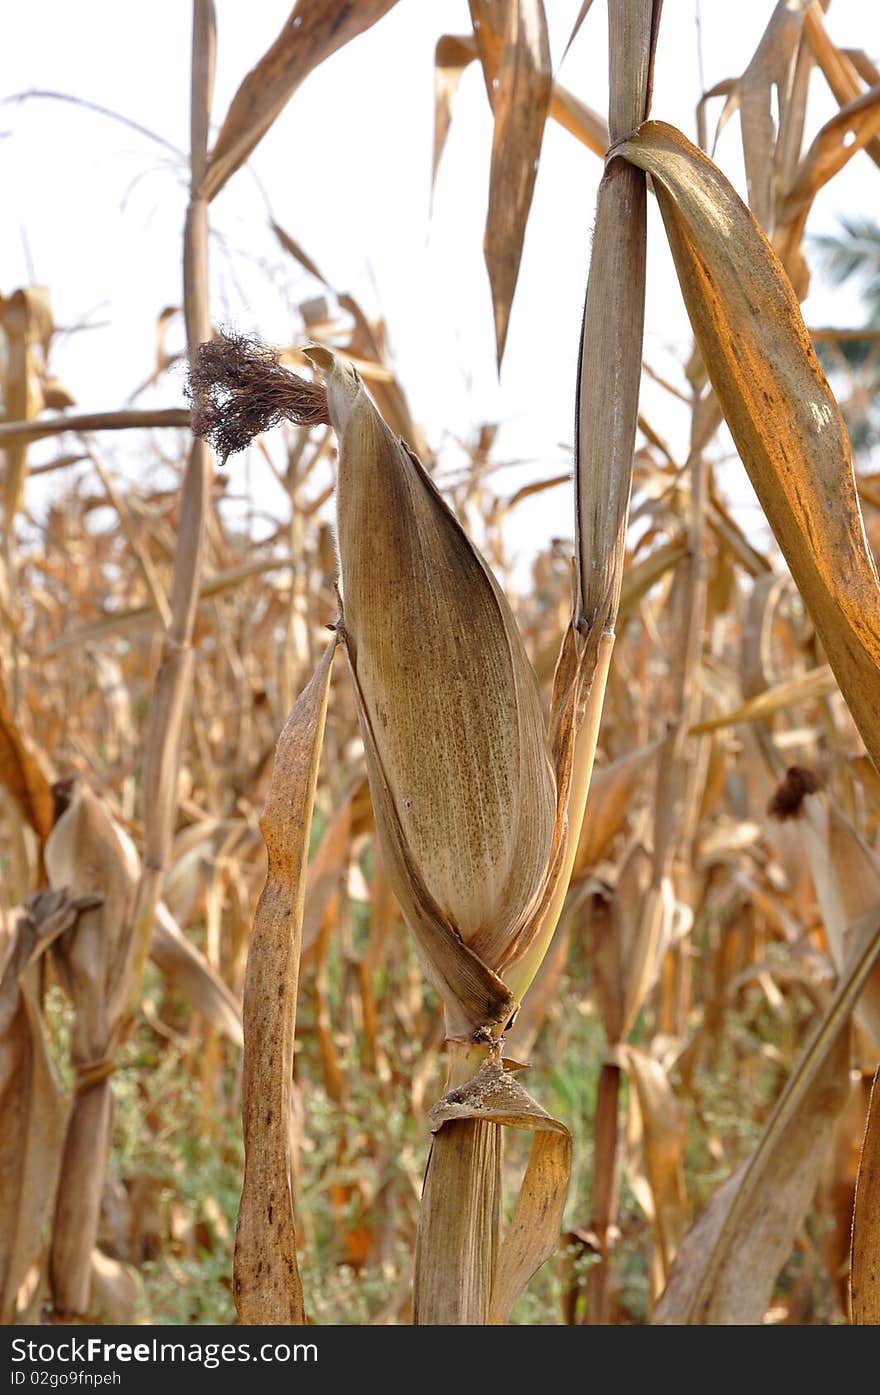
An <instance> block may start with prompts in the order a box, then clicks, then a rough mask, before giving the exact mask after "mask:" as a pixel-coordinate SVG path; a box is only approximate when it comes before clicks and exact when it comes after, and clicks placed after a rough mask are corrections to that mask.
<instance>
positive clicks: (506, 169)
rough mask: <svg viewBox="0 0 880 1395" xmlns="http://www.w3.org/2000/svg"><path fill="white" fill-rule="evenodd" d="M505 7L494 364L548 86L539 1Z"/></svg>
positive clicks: (489, 256)
mask: <svg viewBox="0 0 880 1395" xmlns="http://www.w3.org/2000/svg"><path fill="white" fill-rule="evenodd" d="M503 4H504V7H505V12H504V28H503V35H504V43H503V47H502V50H501V60H500V63H499V67H498V73H497V76H496V77H495V78H494V79H493V83H494V85H495V98H494V102H493V109H494V112H495V132H494V136H493V140H492V168H491V174H490V178H489V212H488V216H487V219H486V236H485V240H484V243H483V251H484V254H485V257H486V267H487V269H488V272H489V284H490V286H491V288H492V305H493V309H494V314H495V341H496V345H497V350H498V363H499V365H500V363H501V360H502V358H503V357H504V345H505V343H506V341H507V328H508V324H509V322H510V308H511V305H512V303H513V293H514V291H515V289H516V282H517V277H518V276H519V267H520V261H521V259H522V249H523V242H524V240H525V233H526V223H527V222H528V217H529V209H530V208H531V205H532V194H533V192H534V188H535V179H536V177H537V173H538V160H539V157H540V153H541V143H542V141H543V138H544V123H545V121H546V119H547V114H548V112H549V109H550V95H551V88H552V77H551V71H550V38H549V35H548V32H547V18H546V15H545V14H544V5H543V0H503Z"/></svg>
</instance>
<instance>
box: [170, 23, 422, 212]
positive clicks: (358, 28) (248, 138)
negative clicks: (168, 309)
mask: <svg viewBox="0 0 880 1395" xmlns="http://www.w3.org/2000/svg"><path fill="white" fill-rule="evenodd" d="M395 3H396V0H359V2H358V4H357V5H353V4H352V3H351V0H297V3H296V4H295V5H294V7H293V9H292V10H291V13H290V15H289V17H288V19H287V21H286V23H285V25H284V28H283V29H282V30H281V33H280V34H279V35H278V38H277V39H276V40H275V42H274V44H272V46H271V48H269V49H267V50H266V52H265V53H264V54H263V57H262V58H261V59H260V61H259V63H258V64H257V66H256V67H255V68H253V69H252V70H251V71H250V72H249V73H248V75H247V77H246V78H245V79H244V81H243V82H242V84H241V86H240V87H239V89H238V91H237V92H236V94H235V96H234V97H233V99H232V102H231V104H230V107H229V111H228V112H227V113H226V118H225V120H224V122H223V125H222V126H221V127H220V133H219V135H218V136H217V139H216V141H215V142H214V148H213V150H212V151H211V153H210V155H209V157H208V165H207V170H206V173H205V179H204V184H203V186H202V188H201V189H200V190H198V191H197V192H198V193H199V194H200V195H201V197H202V198H204V199H206V200H207V201H208V202H209V203H210V201H211V200H212V199H213V198H215V197H216V195H217V194H219V192H220V190H221V189H222V188H223V186H224V184H225V183H226V181H227V180H228V179H229V178H230V176H231V175H233V174H234V173H235V171H236V170H237V169H240V167H241V166H242V165H243V164H244V162H245V160H246V159H247V158H248V156H249V155H250V154H251V152H252V151H253V150H254V149H255V147H256V146H257V145H258V144H259V142H260V141H261V140H262V139H263V136H264V135H265V134H266V132H267V131H268V129H269V127H270V126H271V125H272V123H273V121H274V120H275V118H276V117H277V116H279V115H280V113H281V112H282V111H283V110H284V108H285V106H286V105H287V103H288V102H289V101H290V98H291V97H292V96H293V94H294V92H295V91H296V89H297V88H298V87H299V85H300V83H301V82H302V81H303V80H304V79H305V78H307V77H308V75H309V73H310V72H312V70H313V69H314V68H317V66H318V64H319V63H323V61H324V59H325V58H329V57H330V55H331V54H332V53H335V52H336V50H337V49H340V48H342V46H343V45H344V44H347V43H348V42H349V40H350V39H354V38H356V37H357V35H358V34H362V33H363V32H364V30H365V29H370V28H371V27H372V26H373V25H374V24H375V23H376V21H377V20H379V19H381V18H382V16H383V15H385V14H387V13H388V11H389V10H390V9H391V8H392V7H393V5H394V4H395Z"/></svg>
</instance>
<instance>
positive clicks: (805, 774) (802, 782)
mask: <svg viewBox="0 0 880 1395" xmlns="http://www.w3.org/2000/svg"><path fill="white" fill-rule="evenodd" d="M821 788H822V781H821V779H820V778H819V776H818V775H817V774H816V772H815V770H808V769H807V767H806V766H804V765H791V766H789V768H788V770H786V772H785V779H784V780H783V781H782V784H781V785H780V786H779V788H778V789H777V790H776V793H775V794H774V795H773V798H772V799H771V800H770V803H769V804H768V805H767V813H768V814H769V815H770V817H771V818H773V819H779V820H780V822H783V821H784V820H785V819H793V818H796V817H797V815H798V814H799V813H800V811H801V804H802V803H803V800H804V796H805V795H808V794H815V793H816V791H817V790H820V789H821Z"/></svg>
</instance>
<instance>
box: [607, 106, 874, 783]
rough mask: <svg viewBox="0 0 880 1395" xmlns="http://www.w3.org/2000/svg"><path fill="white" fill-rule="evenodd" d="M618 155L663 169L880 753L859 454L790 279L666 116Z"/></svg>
mask: <svg viewBox="0 0 880 1395" xmlns="http://www.w3.org/2000/svg"><path fill="white" fill-rule="evenodd" d="M620 153H621V154H622V155H623V156H624V157H625V158H626V159H628V160H632V161H633V162H634V163H636V164H637V165H638V166H639V167H640V168H641V169H644V170H647V171H648V172H649V173H650V174H651V175H652V176H653V178H654V182H655V187H656V189H657V196H658V200H659V203H660V208H661V212H662V214H663V220H664V223H665V225H666V231H667V235H668V237H669V242H670V246H671V248H672V253H673V257H674V260H675V265H676V269H677V271H678V276H679V281H680V282H681V287H682V291H683V293H684V298H685V303H686V305H687V309H688V314H689V315H690V319H691V323H692V325H693V328H694V333H695V335H696V337H697V342H698V344H699V346H700V351H701V353H702V356H703V359H704V361H705V364H706V368H707V370H708V372H709V376H710V378H711V379H712V383H713V386H714V388H715V391H716V393H717V395H718V399H719V401H720V403H721V407H722V410H723V412H724V415H725V418H726V420H727V423H728V426H729V427H730V430H731V433H732V435H733V438H734V441H735V442H736V446H737V449H738V451H739V453H740V456H741V458H742V461H743V463H744V465H745V466H746V469H747V471H748V473H749V477H750V479H751V481H752V484H753V485H754V487H755V490H756V492H757V494H758V498H759V499H760V501H761V504H762V506H763V508H764V512H765V513H766V515H767V518H768V520H769V522H770V525H771V527H772V528H773V531H774V533H775V535H776V539H777V541H778V543H779V546H780V548H781V549H782V552H783V554H784V556H785V559H786V561H787V562H788V565H789V567H790V569H791V573H792V576H793V577H794V580H795V583H796V584H797V586H798V589H799V591H800V593H801V595H802V596H803V599H804V603H805V605H806V607H807V609H808V611H809V613H810V616H811V619H812V621H813V623H814V625H815V626H816V629H817V631H818V633H819V637H820V638H821V640H822V644H823V646H824V648H825V652H826V654H827V656H828V660H829V663H830V665H831V668H832V670H833V671H834V675H835V677H836V678H837V681H838V683H839V685H840V688H841V691H842V693H843V695H844V697H845V699H846V702H847V705H848V706H849V708H850V711H851V712H852V714H853V717H854V719H855V722H856V725H857V726H858V728H859V731H860V733H861V735H862V739H863V740H864V742H865V745H866V747H867V749H868V752H869V754H870V756H871V758H872V760H873V761H874V763H875V764H880V689H878V685H877V683H876V681H875V676H876V673H877V668H878V664H880V587H878V581H877V573H876V568H875V565H874V560H873V556H872V554H871V551H870V548H869V547H868V543H867V540H866V537H865V530H864V522H863V519H862V514H861V510H860V508H859V501H858V495H857V492H856V487H855V479H854V475H853V467H852V458H851V453H850V446H849V441H848V439H847V435H846V430H845V428H844V425H843V421H842V418H841V415H840V411H839V408H838V406H837V403H836V401H835V399H834V396H833V394H832V392H831V389H830V388H829V386H828V383H827V381H826V379H825V375H824V374H823V372H822V370H821V368H820V366H819V363H818V360H817V359H816V355H815V352H814V350H813V347H812V344H811V343H810V339H809V335H808V334H807V331H806V328H805V326H804V322H803V319H802V318H801V313H800V310H799V307H798V304H797V300H796V298H795V295H794V293H793V291H792V289H791V285H790V283H789V282H788V279H787V277H786V276H785V273H784V271H783V270H782V267H781V266H780V264H779V260H778V258H777V257H776V255H775V253H774V252H773V250H772V248H771V247H770V245H769V243H768V242H767V240H766V238H765V237H764V235H763V234H762V232H761V230H760V228H759V227H758V225H757V223H756V222H755V220H754V218H753V217H752V215H751V214H750V213H749V211H748V209H747V208H746V207H745V205H744V204H743V202H742V200H741V199H740V198H739V197H738V196H737V194H736V193H735V191H734V190H733V189H732V187H731V186H730V184H729V183H728V181H727V180H726V179H725V178H724V176H723V175H722V174H721V172H720V171H719V170H718V169H717V168H716V166H715V165H713V163H712V162H711V160H709V159H707V157H706V156H705V155H703V154H702V152H701V151H699V150H697V148H696V147H695V146H693V145H691V143H690V141H688V140H687V139H686V137H685V136H683V135H682V134H681V132H680V131H676V130H675V129H674V127H672V126H667V125H666V124H665V123H663V122H653V121H652V122H646V123H645V125H643V126H642V128H641V129H640V130H639V131H638V132H637V133H636V134H635V135H634V136H632V137H630V138H629V139H628V140H626V141H625V142H624V143H623V145H622V146H621V147H620Z"/></svg>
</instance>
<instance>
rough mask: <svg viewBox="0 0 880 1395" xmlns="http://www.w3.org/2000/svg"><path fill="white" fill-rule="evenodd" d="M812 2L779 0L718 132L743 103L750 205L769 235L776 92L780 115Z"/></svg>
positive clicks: (772, 201)
mask: <svg viewBox="0 0 880 1395" xmlns="http://www.w3.org/2000/svg"><path fill="white" fill-rule="evenodd" d="M809 3H810V0H779V3H778V4H777V6H776V8H775V9H774V11H773V14H772V15H771V17H770V23H769V24H768V25H767V28H766V30H765V32H764V35H763V37H762V39H761V42H760V44H759V45H758V47H757V49H756V50H755V53H754V56H753V58H752V60H751V62H750V63H749V65H748V67H747V68H746V70H745V72H744V73H743V75H742V77H741V78H739V80H738V81H737V82H735V83H734V84H733V90H732V91H731V93H730V96H729V97H728V99H727V102H726V103H725V107H724V111H723V112H722V113H721V117H720V118H719V121H718V131H719V132H720V131H721V130H722V128H723V126H724V124H725V122H726V121H727V120H728V118H729V117H730V116H731V115H732V114H733V112H734V111H735V110H737V108H738V109H739V112H740V123H741V126H742V144H743V158H744V160H745V166H746V180H747V183H748V190H749V207H750V208H751V210H752V212H753V214H754V215H755V218H756V219H757V221H758V223H760V225H761V227H762V228H764V229H765V230H766V231H767V233H768V235H769V234H770V233H772V231H773V223H774V216H775V188H774V171H775V164H776V161H775V155H776V129H775V126H774V122H773V109H772V92H773V88H774V87H775V88H776V93H777V100H778V105H779V112H780V118H781V119H782V118H784V115H785V112H786V109H787V106H788V100H789V97H790V94H791V87H792V80H793V77H794V63H795V56H796V53H797V48H798V41H799V39H800V34H801V29H802V27H803V23H804V10H805V9H806V8H807V6H808V5H809Z"/></svg>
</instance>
